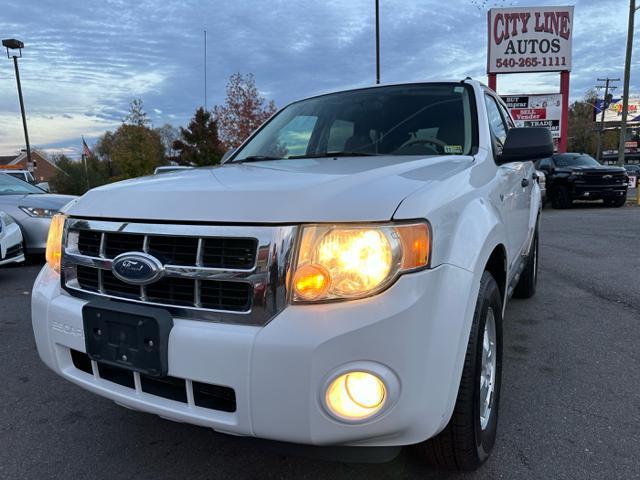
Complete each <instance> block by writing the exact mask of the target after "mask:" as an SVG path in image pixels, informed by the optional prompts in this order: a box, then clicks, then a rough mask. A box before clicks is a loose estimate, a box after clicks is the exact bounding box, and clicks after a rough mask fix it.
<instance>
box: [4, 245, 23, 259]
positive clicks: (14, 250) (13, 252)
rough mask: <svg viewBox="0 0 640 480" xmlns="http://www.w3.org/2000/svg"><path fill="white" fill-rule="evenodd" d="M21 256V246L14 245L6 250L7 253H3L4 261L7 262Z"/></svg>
mask: <svg viewBox="0 0 640 480" xmlns="http://www.w3.org/2000/svg"><path fill="white" fill-rule="evenodd" d="M20 255H22V245H14V246H12V247H9V248H7V252H6V253H5V256H4V260H8V259H9V258H13V257H18V256H20Z"/></svg>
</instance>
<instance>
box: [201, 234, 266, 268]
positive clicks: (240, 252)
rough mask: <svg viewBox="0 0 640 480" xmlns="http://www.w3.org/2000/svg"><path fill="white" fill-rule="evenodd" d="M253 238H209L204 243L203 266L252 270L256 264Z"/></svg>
mask: <svg viewBox="0 0 640 480" xmlns="http://www.w3.org/2000/svg"><path fill="white" fill-rule="evenodd" d="M255 251H256V241H255V240H254V239H252V238H234V239H230V238H209V239H207V240H205V241H204V252H203V258H202V264H203V266H205V267H211V268H237V269H242V268H250V267H251V265H253V263H254V262H255Z"/></svg>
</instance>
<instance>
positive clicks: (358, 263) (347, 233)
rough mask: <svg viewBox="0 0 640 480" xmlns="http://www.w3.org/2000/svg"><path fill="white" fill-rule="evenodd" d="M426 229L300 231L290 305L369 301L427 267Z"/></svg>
mask: <svg viewBox="0 0 640 480" xmlns="http://www.w3.org/2000/svg"><path fill="white" fill-rule="evenodd" d="M430 247H431V235H430V230H429V226H428V225H427V224H426V223H422V222H421V223H415V224H410V225H310V226H305V227H303V230H302V235H301V238H300V243H299V248H298V258H297V262H296V268H295V273H294V275H293V279H292V286H291V287H292V291H293V301H294V302H313V301H327V300H347V299H355V298H362V297H366V296H369V295H374V294H376V293H378V292H380V291H382V290H384V289H385V288H386V287H388V286H389V285H390V284H391V283H392V282H393V281H394V280H395V279H396V278H397V276H398V275H399V274H401V273H403V272H407V271H410V270H415V269H417V268H422V267H426V266H427V265H428V263H429V253H430Z"/></svg>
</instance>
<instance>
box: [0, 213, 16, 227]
mask: <svg viewBox="0 0 640 480" xmlns="http://www.w3.org/2000/svg"><path fill="white" fill-rule="evenodd" d="M0 223H4V224H5V226H9V225H11V224H12V223H16V222H15V220H14V219H13V217H11V216H10V215H8V214H6V213H4V212H0Z"/></svg>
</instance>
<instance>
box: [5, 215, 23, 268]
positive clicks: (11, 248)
mask: <svg viewBox="0 0 640 480" xmlns="http://www.w3.org/2000/svg"><path fill="white" fill-rule="evenodd" d="M24 260H25V259H24V252H23V251H22V232H21V231H20V227H19V226H18V224H17V223H16V222H15V221H14V220H13V218H11V217H10V216H9V215H7V214H6V213H5V212H2V211H0V266H2V265H7V264H9V263H22V262H24Z"/></svg>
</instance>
